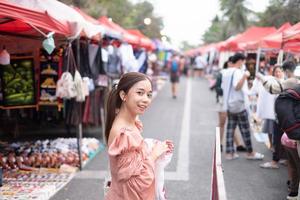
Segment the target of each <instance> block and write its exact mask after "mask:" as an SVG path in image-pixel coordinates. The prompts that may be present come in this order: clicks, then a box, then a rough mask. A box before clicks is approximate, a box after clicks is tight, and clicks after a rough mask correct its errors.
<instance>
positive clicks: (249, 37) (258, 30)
mask: <svg viewBox="0 0 300 200" xmlns="http://www.w3.org/2000/svg"><path fill="white" fill-rule="evenodd" d="M275 31H276V28H274V27H256V26H253V27H250V28H248V29H247V30H246V31H245V32H244V33H242V34H240V35H238V36H236V37H235V38H234V39H232V40H231V41H229V42H227V44H226V47H225V48H226V49H229V50H231V51H239V50H243V49H244V48H245V46H246V45H247V43H249V42H250V43H251V42H255V41H257V40H259V39H261V38H262V37H264V36H267V35H269V34H271V33H274V32H275Z"/></svg>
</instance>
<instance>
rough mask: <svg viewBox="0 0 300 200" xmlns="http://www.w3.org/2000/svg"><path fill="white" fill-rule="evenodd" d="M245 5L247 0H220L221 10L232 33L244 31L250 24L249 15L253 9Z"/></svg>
mask: <svg viewBox="0 0 300 200" xmlns="http://www.w3.org/2000/svg"><path fill="white" fill-rule="evenodd" d="M245 5H246V0H220V6H221V10H222V11H223V14H224V18H225V20H226V21H227V20H228V24H227V25H228V28H229V29H230V32H231V33H232V34H236V33H239V32H242V31H244V30H245V29H246V27H247V26H248V23H249V21H248V15H249V14H251V13H253V11H251V10H250V9H248V8H247V7H246V6H245Z"/></svg>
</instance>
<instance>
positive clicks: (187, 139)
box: [51, 79, 287, 200]
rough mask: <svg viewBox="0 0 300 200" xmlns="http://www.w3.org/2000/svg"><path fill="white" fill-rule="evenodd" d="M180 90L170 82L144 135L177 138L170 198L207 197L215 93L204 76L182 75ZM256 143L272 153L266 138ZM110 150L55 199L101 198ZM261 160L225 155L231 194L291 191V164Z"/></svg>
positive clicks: (275, 199) (261, 199)
mask: <svg viewBox="0 0 300 200" xmlns="http://www.w3.org/2000/svg"><path fill="white" fill-rule="evenodd" d="M179 91H180V94H179V96H178V98H177V99H176V100H174V99H172V98H171V93H170V84H169V83H167V84H166V85H165V86H164V88H163V89H162V90H161V91H160V92H159V94H158V96H157V97H156V98H155V99H154V101H153V103H152V105H151V107H150V108H149V110H148V112H147V113H146V114H145V115H144V116H142V117H141V119H142V121H143V123H144V133H143V134H144V136H145V137H146V138H147V137H150V138H157V139H160V140H165V139H171V140H173V141H174V143H175V148H176V149H175V152H174V156H173V160H172V163H171V164H170V165H169V166H168V168H167V170H166V171H167V173H166V179H167V181H166V188H167V196H168V198H169V199H170V200H183V199H184V200H206V199H209V197H210V179H211V165H212V152H213V143H214V132H215V126H216V124H217V114H216V105H215V99H214V94H213V93H212V92H210V91H209V90H208V84H207V82H206V81H205V80H204V79H190V80H188V79H182V80H181V83H180V90H179ZM255 148H256V149H257V150H259V151H261V152H263V153H266V157H267V158H266V159H270V158H271V153H270V152H269V151H268V150H267V149H266V147H265V146H264V145H263V144H258V143H255ZM106 163H107V157H106V153H105V152H103V153H101V154H99V155H98V156H97V157H96V158H95V159H94V160H93V161H91V162H90V163H89V164H88V166H86V168H85V169H84V171H83V172H81V173H79V174H78V175H77V176H76V177H75V178H74V179H73V180H72V181H71V182H70V183H69V184H68V185H67V186H66V187H65V188H63V189H62V190H61V191H60V192H58V193H57V194H56V195H55V196H54V197H53V198H52V199H51V200H65V199H70V200H80V199H87V200H101V199H103V189H102V187H103V177H104V173H105V170H106V168H107V164H106ZM259 163H260V162H257V161H252V162H251V161H247V160H246V159H244V158H243V155H241V158H240V159H238V160H234V161H224V173H225V183H226V189H227V195H228V199H229V200H280V199H284V197H285V195H286V190H287V188H286V185H285V181H286V180H285V177H286V169H285V167H281V169H279V170H274V171H269V170H263V169H259V167H258V165H259Z"/></svg>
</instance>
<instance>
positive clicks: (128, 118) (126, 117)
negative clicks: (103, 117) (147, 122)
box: [116, 107, 137, 125]
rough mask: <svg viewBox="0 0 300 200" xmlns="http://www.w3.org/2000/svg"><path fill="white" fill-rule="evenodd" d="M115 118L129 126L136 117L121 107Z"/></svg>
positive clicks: (133, 122)
mask: <svg viewBox="0 0 300 200" xmlns="http://www.w3.org/2000/svg"><path fill="white" fill-rule="evenodd" d="M116 118H119V119H122V121H124V122H125V123H128V124H130V125H134V124H135V122H136V119H137V115H136V114H132V113H131V112H129V111H128V110H127V109H126V108H125V107H121V108H120V111H119V113H118V114H117V116H116Z"/></svg>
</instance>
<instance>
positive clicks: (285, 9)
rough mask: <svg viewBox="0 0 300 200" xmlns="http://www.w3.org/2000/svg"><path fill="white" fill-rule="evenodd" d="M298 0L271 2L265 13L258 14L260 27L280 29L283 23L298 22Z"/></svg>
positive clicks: (299, 17)
mask: <svg viewBox="0 0 300 200" xmlns="http://www.w3.org/2000/svg"><path fill="white" fill-rule="evenodd" d="M299 13H300V0H271V1H270V5H269V6H268V7H267V9H266V11H265V12H262V13H258V17H259V21H258V25H260V26H276V27H280V26H281V25H282V24H283V23H285V22H290V23H291V24H295V23H297V22H299V21H300V15H299Z"/></svg>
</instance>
